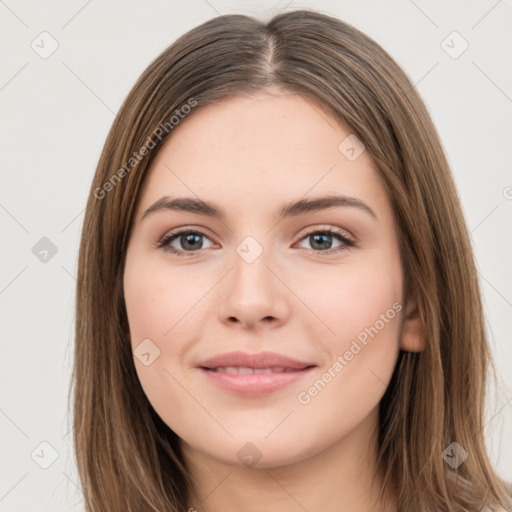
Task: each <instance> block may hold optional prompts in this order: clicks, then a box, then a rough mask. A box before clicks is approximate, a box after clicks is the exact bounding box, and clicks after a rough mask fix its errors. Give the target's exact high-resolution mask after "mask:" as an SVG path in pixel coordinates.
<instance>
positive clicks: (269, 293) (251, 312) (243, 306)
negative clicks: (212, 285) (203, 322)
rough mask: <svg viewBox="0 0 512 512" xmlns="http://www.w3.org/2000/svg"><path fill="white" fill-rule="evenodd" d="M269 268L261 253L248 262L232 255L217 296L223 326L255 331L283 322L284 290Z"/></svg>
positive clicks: (285, 306) (287, 306) (285, 299)
mask: <svg viewBox="0 0 512 512" xmlns="http://www.w3.org/2000/svg"><path fill="white" fill-rule="evenodd" d="M271 265H272V264H271V262H270V261H269V259H268V258H267V255H266V253H265V252H263V254H261V255H260V256H259V257H258V258H257V259H256V260H255V261H252V262H248V261H245V260H244V259H243V258H242V257H240V256H239V255H238V254H235V256H234V258H233V267H232V269H231V271H230V272H229V273H228V275H227V276H226V277H225V278H224V280H223V281H224V283H223V286H222V293H221V297H219V306H218V315H219V319H220V320H221V321H222V322H223V323H226V324H229V326H231V327H232V326H233V324H236V325H238V326H239V327H240V328H242V327H243V328H247V329H256V328H258V326H261V327H262V328H263V327H265V326H270V327H272V328H275V327H278V326H279V325H282V323H283V322H285V321H286V319H287V316H288V314H289V304H288V302H287V291H288V288H287V287H286V286H285V285H284V284H283V282H282V281H281V280H280V279H279V277H278V274H279V271H278V270H277V269H275V268H271ZM288 293H290V292H288Z"/></svg>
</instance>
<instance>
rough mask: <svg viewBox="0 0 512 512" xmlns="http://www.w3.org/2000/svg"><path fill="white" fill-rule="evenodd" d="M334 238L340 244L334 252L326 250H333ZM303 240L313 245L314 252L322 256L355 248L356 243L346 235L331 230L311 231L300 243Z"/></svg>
mask: <svg viewBox="0 0 512 512" xmlns="http://www.w3.org/2000/svg"><path fill="white" fill-rule="evenodd" d="M333 238H335V239H337V240H338V241H339V242H340V244H339V245H338V246H337V248H335V249H334V250H326V249H331V248H332V239H333ZM302 240H306V241H308V242H309V243H310V244H311V245H312V250H313V251H315V252H317V253H322V255H327V254H333V253H337V252H340V251H343V250H346V249H349V248H350V247H353V246H355V242H354V241H353V240H352V239H350V238H349V237H348V236H347V235H346V234H344V233H342V232H340V231H337V230H333V229H330V228H327V229H318V228H316V230H315V231H310V232H309V233H308V234H307V235H306V236H304V237H302V238H301V240H300V241H302Z"/></svg>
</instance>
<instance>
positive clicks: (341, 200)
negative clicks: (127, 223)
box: [141, 195, 377, 220]
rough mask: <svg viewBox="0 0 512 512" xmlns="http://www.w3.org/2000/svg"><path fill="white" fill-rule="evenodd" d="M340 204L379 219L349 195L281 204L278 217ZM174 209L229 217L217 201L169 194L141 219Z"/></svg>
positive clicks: (368, 208) (292, 215) (222, 218)
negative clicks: (170, 195)
mask: <svg viewBox="0 0 512 512" xmlns="http://www.w3.org/2000/svg"><path fill="white" fill-rule="evenodd" d="M339 206H345V207H353V208H358V209H360V210H361V211H364V212H366V213H368V214H369V215H371V216H372V217H373V218H375V219H377V215H376V214H375V212H374V211H373V210H372V209H371V208H370V207H369V206H368V205H367V204H365V203H363V201H361V200H360V199H357V198H355V197H349V196H335V195H330V196H325V197H318V198H316V199H299V200H298V201H293V202H290V203H286V204H284V205H282V206H281V208H280V209H279V210H278V212H277V214H276V219H277V220H281V219H283V218H285V217H297V216H299V215H303V214H305V213H311V212H315V211H321V210H326V209H328V208H334V207H339ZM162 210H164V211H165V210H173V211H178V212H189V213H196V214H198V215H204V216H207V217H216V218H218V219H220V220H224V219H225V218H226V217H227V214H226V212H225V211H224V210H223V209H222V208H221V207H220V206H219V205H218V204H216V203H213V202H207V201H203V200H201V199H195V198H192V197H177V198H171V197H168V196H164V197H161V198H160V199H159V200H158V201H156V203H154V204H153V205H151V206H150V207H149V208H148V209H147V210H146V211H145V212H144V214H143V215H142V217H141V220H143V219H144V218H146V217H147V216H148V215H150V214H151V213H154V212H157V211H162Z"/></svg>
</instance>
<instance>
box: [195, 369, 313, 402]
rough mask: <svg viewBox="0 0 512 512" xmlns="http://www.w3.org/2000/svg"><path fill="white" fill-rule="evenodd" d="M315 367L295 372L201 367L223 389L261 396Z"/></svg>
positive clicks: (238, 393)
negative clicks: (231, 371) (252, 371)
mask: <svg viewBox="0 0 512 512" xmlns="http://www.w3.org/2000/svg"><path fill="white" fill-rule="evenodd" d="M314 368H315V367H310V368H306V369H304V370H298V371H294V372H278V373H242V374H238V373H226V372H216V371H213V370H205V369H204V368H199V369H200V370H201V372H202V373H203V374H204V375H206V377H207V378H208V379H209V380H210V381H211V382H213V383H214V384H216V385H217V386H219V387H220V388H222V389H225V390H227V391H231V392H233V393H235V394H237V395H243V396H260V395H265V394H267V393H272V392H273V391H277V390H278V389H282V388H284V387H285V386H288V385H289V384H292V383H293V382H297V381H298V380H300V379H302V378H303V377H305V376H306V375H309V374H310V373H311V371H312V370H314Z"/></svg>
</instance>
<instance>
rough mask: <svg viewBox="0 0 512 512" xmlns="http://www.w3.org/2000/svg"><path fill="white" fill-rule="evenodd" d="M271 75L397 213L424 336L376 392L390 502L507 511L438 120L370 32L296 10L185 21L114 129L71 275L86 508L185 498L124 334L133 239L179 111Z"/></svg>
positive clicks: (170, 505) (182, 477)
mask: <svg viewBox="0 0 512 512" xmlns="http://www.w3.org/2000/svg"><path fill="white" fill-rule="evenodd" d="M270 85H277V86H279V87H280V88H281V89H282V90H285V91H290V92H293V93H298V94H301V95H303V96H304V97H308V98H311V99H312V100H313V101H317V102H319V104H321V105H323V106H325V107H327V109H328V110H329V111H330V112H332V115H333V116H334V117H335V118H336V119H337V120H339V121H340V122H341V123H343V125H345V126H346V127H348V128H349V129H350V131H351V133H354V134H355V135H356V136H357V137H358V138H359V139H360V140H361V141H362V142H363V143H364V145H365V146H366V151H368V153H369V155H370V156H371V157H372V158H373V160H374V162H375V163H376V165H377V167H378V170H379V172H380V175H381V177H382V179H383V182H384V184H385V186H386V188H387V191H388V194H389V197H390V200H391V203H392V206H393V209H394V213H395V216H396V219H397V224H398V229H399V239H400V244H401V252H402V260H403V262H404V263H403V264H404V275H405V282H406V293H414V294H415V296H416V298H417V301H418V306H419V310H420V314H421V319H422V322H423V328H424V332H425V333H426V339H427V343H426V348H425V349H424V350H423V351H422V352H420V353H410V352H401V353H400V354H399V359H398V362H397V365H396V368H395V372H394V374H393V377H392V380H391V382H390V385H389V387H388V389H387V391H386V393H385V395H384V397H383V399H382V400H381V403H380V419H379V453H378V456H379V467H380V468H381V469H382V471H383V474H384V475H385V483H386V484H389V485H392V484H393V483H394V482H396V483H398V485H397V487H396V489H395V492H396V496H397V500H398V506H399V510H400V511H404V512H410V511H413V510H414V511H415V512H420V511H423V512H427V511H431V512H434V511H436V512H439V511H447V512H455V511H460V512H462V511H466V512H476V511H480V510H482V508H483V507H484V506H486V507H490V509H493V510H494V507H498V506H499V505H501V506H504V507H506V508H508V507H509V506H511V503H510V496H511V490H510V487H508V484H507V483H506V482H504V481H503V480H501V479H500V478H499V477H498V476H497V474H496V473H495V472H494V470H493V468H492V466H491V464H490V462H489V459H488V455H487V453H486V447H485V445H484V436H483V429H484V425H483V407H484V391H485V386H486V377H487V372H488V369H489V367H491V366H490V364H489V363H490V362H491V361H490V356H489V348H488V343H487V340H486V334H485V329H484V317H483V311H482V304H481V298H480V290H479V284H478V280H477V275H476V270H475V264H474V258H473V254H472V248H471V244H470V238H469V235H468V230H467V228H466V225H465V221H464V217H463V214H462V212H461V207H460V202H459V199H458V196H457V192H456V189H455V186H454V183H453V179H452V176H451V173H450V170H449V166H448V164H447V161H446V158H445V155H444V153H443V148H442V146H441V143H440V141H439V138H438V135H437V133H436V130H435V128H434V126H433V123H432V121H431V119H430V117H429V114H428V112H427V110H426V108H425V106H424V104H423V102H422V100H421V99H420V97H419V95H418V93H417V92H416V90H415V88H414V86H413V84H412V83H411V81H410V80H409V79H408V77H407V76H406V75H405V73H404V72H403V71H402V70H401V69H400V68H399V66H398V65H397V64H396V63H395V62H394V61H393V59H392V58H391V57H390V56H389V55H388V54H387V53H386V52H385V51H384V50H383V49H382V48H381V47H380V46H379V45H378V44H377V43H376V42H374V41H373V40H372V39H370V38H369V37H367V36H366V35H364V34H363V33H361V32H360V31H358V30H357V29H355V28H354V27H352V26H350V25H348V24H346V23H344V22H342V21H340V20H338V19H336V18H333V17H330V16H327V15H324V14H320V13H318V12H314V11H311V10H299V11H293V12H288V13H284V14H279V15H277V16H275V17H274V18H273V19H271V20H270V21H269V22H268V23H264V22H261V21H259V20H256V19H254V18H251V17H247V16H242V15H227V16H219V17H216V18H214V19H212V20H210V21H208V22H206V23H204V24H202V25H200V26H199V27H197V28H195V29H193V30H191V31H189V32H187V33H186V34H185V35H183V36H181V37H180V38H179V39H178V40H177V41H176V42H175V43H174V44H172V45H171V46H170V47H169V48H167V49H166V50H165V51H164V52H163V53H162V54H161V55H159V56H158V57H157V58H156V59H155V60H154V61H153V62H152V63H151V64H150V65H149V67H148V68H147V69H146V70H145V71H144V72H143V73H142V75H141V76H140V78H139V79H138V81H137V83H136V84H135V85H134V87H133V88H132V90H131V91H130V93H129V94H128V97H127V98H126V99H125V101H124V103H123V105H122V106H121V108H120V110H119V113H118V115H117V116H116V119H115V121H114V123H113V125H112V128H111V130H110V132H109V134H108V137H107V140H106V142H105V146H104V148H103V152H102V154H101V157H100V160H99V163H98V167H97V169H96V174H95V176H94V180H93V183H92V186H91V193H90V195H89V198H88V203H87V208H86V212H85V219H84V223H83V231H82V238H81V244H80V253H79V261H78V278H77V303H76V345H75V360H74V368H73V376H72V378H73V382H72V384H73V389H74V395H73V398H74V404H73V407H74V418H73V420H74V448H75V452H76V458H77V464H78V471H79V476H80V480H81V483H82V488H83V492H84V496H85V504H86V508H87V511H89V512H100V511H101V512H105V511H109V512H117V511H119V512H121V511H122V512H129V511H137V512H142V511H158V512H161V511H163V510H167V511H178V510H179V511H180V512H181V511H183V510H186V506H187V503H186V498H187V488H188V487H189V486H190V484H191V479H190V476H189V474H188V473H187V468H186V467H185V462H184V459H183V456H182V453H181V451H180V444H179V438H178V437H177V435H176V434H175V433H174V432H173V431H172V430H171V429H170V428H169V427H168V426H167V425H166V424H164V423H163V421H162V420H161V419H160V417H159V416H158V415H157V414H156V413H155V411H154V410H153V408H152V407H151V405H150V403H149V401H148V400H147V398H146V396H145V394H144V392H143V390H142V388H141V386H140V383H139V381H138V378H137V375H136V371H135V366H134V362H133V355H132V353H131V350H130V345H129V343H127V342H126V333H127V332H128V322H127V313H126V309H125V304H124V298H123V285H122V283H123V271H124V262H125V255H126V249H127V244H128V240H129V238H130V233H131V229H132V223H133V220H134V214H135V211H136V208H137V204H138V200H139V196H140V190H141V185H142V183H143V181H144V178H145V176H146V172H147V170H148V168H149V166H150V164H151V161H152V159H153V158H154V156H155V154H156V153H157V151H158V149H159V148H160V147H161V146H162V144H163V143H164V142H165V140H166V138H167V137H169V136H171V137H172V130H173V129H174V127H175V124H176V120H178V122H179V119H181V118H182V117H183V116H184V115H185V114H187V115H194V111H195V110H197V109H199V108H201V106H203V105H207V104H209V103H211V102H216V101H220V100H222V99H224V98H229V97H233V96H235V95H239V94H244V93H253V92H257V91H259V90H261V89H262V88H263V87H266V86H270ZM185 105H189V107H187V108H188V110H187V108H185ZM184 113H185V114H184ZM173 116H174V118H175V119H174V121H172V117H173ZM162 127H163V128H164V129H163V130H162ZM143 148H145V149H143ZM70 391H71V388H70ZM453 442H456V443H458V445H460V447H462V449H463V450H465V452H467V454H468V457H467V459H466V460H465V461H464V462H463V463H462V464H460V466H458V467H457V468H454V467H452V465H450V464H448V463H447V462H446V461H445V458H443V452H445V450H446V449H447V448H448V447H449V446H450V445H451V443H453ZM451 449H452V450H453V449H454V448H453V446H452V448H451ZM452 455H453V453H452Z"/></svg>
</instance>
